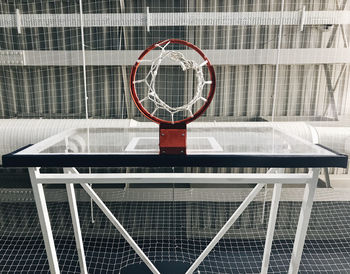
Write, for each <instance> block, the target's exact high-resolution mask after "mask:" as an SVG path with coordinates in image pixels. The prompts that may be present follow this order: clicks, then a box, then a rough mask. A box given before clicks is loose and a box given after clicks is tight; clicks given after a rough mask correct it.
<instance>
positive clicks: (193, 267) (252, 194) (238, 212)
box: [186, 183, 265, 274]
mask: <svg viewBox="0 0 350 274" xmlns="http://www.w3.org/2000/svg"><path fill="white" fill-rule="evenodd" d="M264 185H265V184H262V183H259V184H257V185H256V186H255V187H254V189H253V190H252V191H251V192H250V193H249V195H248V196H247V197H246V198H245V199H244V201H243V202H242V203H241V205H240V206H239V207H238V208H237V210H236V211H235V212H234V213H233V214H232V216H231V217H230V219H229V220H228V221H227V222H226V223H225V225H224V226H223V227H222V228H221V229H220V231H219V232H218V233H217V234H216V236H215V237H214V238H213V239H212V240H211V242H210V243H209V244H208V246H207V247H206V248H205V249H204V251H203V252H202V254H201V255H199V257H198V258H197V260H196V261H195V262H194V263H193V264H192V265H191V267H190V268H189V269H188V270H187V271H186V274H192V273H193V271H195V270H196V268H197V267H198V266H199V264H200V263H201V262H202V261H203V260H204V259H205V257H206V256H207V255H208V254H209V252H210V251H211V250H212V249H213V248H214V247H215V245H216V244H217V243H218V242H219V241H220V240H221V238H222V237H223V236H224V235H225V233H226V232H227V231H228V230H229V229H230V228H231V226H232V225H233V224H234V222H235V221H236V220H237V219H238V217H239V216H241V214H242V213H243V211H244V210H245V209H246V208H247V206H248V205H249V204H250V203H251V202H252V201H253V200H254V198H255V197H256V195H258V193H259V192H260V190H261V189H262V188H263V187H264Z"/></svg>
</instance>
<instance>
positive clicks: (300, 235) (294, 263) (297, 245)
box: [288, 168, 320, 274]
mask: <svg viewBox="0 0 350 274" xmlns="http://www.w3.org/2000/svg"><path fill="white" fill-rule="evenodd" d="M312 172H313V174H312V179H311V180H310V181H309V182H308V183H307V184H306V185H305V190H304V197H303V202H302V205H301V210H300V215H299V221H298V227H297V231H296V234H295V239H294V245H293V251H292V258H291V261H290V265H289V271H288V273H289V274H297V273H298V270H299V265H300V260H301V255H302V253H303V247H304V243H305V237H306V232H307V228H308V226H309V220H310V215H311V209H312V204H313V199H314V195H315V191H316V188H317V180H318V175H319V173H320V169H318V168H314V169H312Z"/></svg>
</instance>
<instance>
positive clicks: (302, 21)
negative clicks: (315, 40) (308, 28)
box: [300, 6, 306, 31]
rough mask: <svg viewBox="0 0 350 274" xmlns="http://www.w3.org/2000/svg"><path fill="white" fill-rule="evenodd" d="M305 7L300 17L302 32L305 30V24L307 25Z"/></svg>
mask: <svg viewBox="0 0 350 274" xmlns="http://www.w3.org/2000/svg"><path fill="white" fill-rule="evenodd" d="M305 17H306V14H305V6H303V9H302V10H301V16H300V31H303V30H304V24H305Z"/></svg>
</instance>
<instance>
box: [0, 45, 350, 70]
mask: <svg viewBox="0 0 350 274" xmlns="http://www.w3.org/2000/svg"><path fill="white" fill-rule="evenodd" d="M278 52H279V54H280V56H279V64H280V65H305V64H310V65H316V64H348V63H350V54H349V49H348V48H299V49H297V48H296V49H235V50H231V49H213V50H210V49H208V50H206V51H205V53H206V56H207V57H208V58H209V59H210V60H212V62H211V63H212V65H221V66H224V65H229V66H230V65H232V66H236V65H237V66H238V65H265V64H266V65H276V62H277V53H278ZM17 53H18V54H19V55H18V56H16V54H17ZM156 53H157V52H155V53H154V52H152V51H151V52H150V53H149V54H150V58H153V57H155V54H156ZM153 54H154V55H153ZM196 54H197V53H196V52H195V51H188V52H186V57H187V58H189V59H191V58H192V59H195V57H196ZM85 55H86V57H85V59H86V66H132V65H134V60H137V58H138V57H139V55H140V51H139V50H104V51H101V50H87V51H85ZM227 56H230V58H227ZM291 56H293V58H291ZM9 58H10V59H9ZM6 61H14V62H15V63H11V62H10V63H7V62H6ZM83 61H84V59H83V54H82V52H81V51H79V50H57V51H49V50H23V51H12V50H0V64H1V65H4V66H11V65H12V66H13V65H14V64H17V63H18V64H22V63H24V65H26V66H74V67H75V66H83ZM21 62H22V63H21ZM162 64H164V65H167V66H174V65H176V63H174V62H172V61H171V60H167V59H164V62H162ZM141 65H147V62H143V63H142V62H141Z"/></svg>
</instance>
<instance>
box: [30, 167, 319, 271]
mask: <svg viewBox="0 0 350 274" xmlns="http://www.w3.org/2000/svg"><path fill="white" fill-rule="evenodd" d="M319 171H320V169H319V168H312V169H310V171H309V172H308V173H300V174H288V173H281V172H282V171H281V170H280V169H270V170H269V171H268V172H267V173H265V174H259V173H258V174H228V173H220V174H207V173H206V174H204V173H192V174H189V173H175V174H174V173H157V174H149V173H137V174H133V173H130V174H120V173H104V174H103V173H102V174H101V173H88V174H87V173H84V174H80V173H79V172H78V171H77V170H76V169H75V168H65V169H64V172H65V173H64V174H62V173H58V174H52V173H51V174H47V173H46V174H41V173H40V168H38V167H37V168H29V174H30V179H31V183H32V187H33V193H34V198H35V202H36V206H37V210H38V215H39V221H40V225H41V229H42V233H43V238H44V242H45V248H46V252H47V256H48V260H49V264H50V270H51V273H60V270H59V265H58V260H57V254H56V249H55V243H54V240H53V236H52V230H51V225H50V218H49V214H48V210H47V206H46V199H45V195H44V190H43V184H65V185H66V188H67V195H68V201H69V207H70V211H71V215H72V222H73V228H74V236H75V241H76V245H77V250H78V255H79V264H80V268H81V273H87V267H86V260H85V253H84V247H83V241H82V236H81V229H80V223H79V217H78V209H77V205H76V198H75V191H74V184H80V185H81V186H82V187H83V189H84V190H85V191H86V193H87V194H88V195H89V196H90V197H91V198H92V199H93V201H94V202H95V203H96V205H97V206H98V207H99V208H100V209H101V210H102V211H103V213H104V214H105V215H106V216H107V217H108V219H109V220H110V221H111V222H112V224H113V225H114V226H115V227H116V229H117V230H118V231H119V232H120V233H121V234H122V236H123V237H124V239H125V240H126V241H127V242H128V243H129V244H130V246H131V247H132V248H133V249H134V250H135V252H136V253H137V254H138V255H139V256H140V258H141V259H142V260H143V262H144V263H145V264H146V265H147V266H148V268H149V269H150V270H151V271H152V273H159V271H158V270H157V268H156V267H155V266H154V264H153V263H152V262H151V261H150V260H149V258H148V257H147V256H146V254H144V253H143V251H142V250H141V248H140V247H139V246H138V245H137V243H136V242H135V241H134V240H133V239H132V237H131V236H130V235H129V234H128V232H127V231H126V230H125V229H124V227H123V226H122V225H121V224H120V223H119V221H118V220H117V219H116V217H115V216H114V215H113V214H112V212H111V211H110V210H109V209H108V208H107V206H106V205H105V203H104V202H103V201H102V200H101V199H100V197H99V196H98V195H97V194H96V192H95V191H94V190H93V189H92V188H91V186H90V185H89V183H107V184H108V183H114V184H115V183H118V182H123V183H139V184H147V183H150V182H152V183H167V182H171V183H174V182H175V183H183V182H187V183H191V184H206V183H207V184H216V183H217V184H242V183H246V184H251V183H256V186H255V187H254V189H253V190H252V191H251V192H250V193H249V194H248V196H247V197H246V198H245V199H244V201H243V202H242V203H241V205H240V206H239V207H238V208H237V209H236V211H235V212H234V213H233V214H232V215H231V217H230V218H229V220H228V221H227V222H226V223H225V225H224V226H223V227H222V228H221V230H220V231H219V232H218V233H217V235H216V236H215V237H214V238H213V240H212V241H211V242H210V243H209V245H208V246H207V247H206V248H205V250H204V251H203V252H202V254H201V255H200V256H199V257H198V258H197V259H196V261H195V262H194V263H193V264H192V266H191V267H190V268H189V269H188V270H187V272H186V274H190V273H193V272H194V271H195V270H196V268H197V267H198V266H199V265H200V263H201V262H202V261H203V259H205V257H206V256H207V255H208V254H209V252H210V251H211V250H212V249H213V248H214V247H215V245H216V244H217V243H218V242H219V241H220V239H221V238H222V237H223V236H224V235H225V233H226V232H227V231H228V230H229V229H230V227H231V226H232V225H233V224H234V222H235V221H236V220H237V219H238V217H239V216H240V215H241V214H242V212H243V211H244V210H245V209H246V207H247V206H248V205H249V204H250V203H251V202H252V201H253V200H254V198H255V197H256V196H257V195H258V193H259V192H260V190H261V189H262V188H263V187H264V186H265V185H266V184H273V185H274V190H273V196H272V201H271V210H270V217H269V223H268V228H267V234H266V241H265V248H264V255H263V262H262V267H261V273H267V270H268V266H269V258H270V253H271V246H272V241H273V235H274V228H275V224H276V218H277V212H278V206H279V201H280V197H281V190H282V185H283V184H305V189H304V197H303V201H302V205H301V210H300V216H299V222H298V226H297V231H296V235H295V241H294V246H293V252H292V258H291V262H290V266H289V272H288V273H289V274H295V273H297V272H298V269H299V265H300V260H301V255H302V251H303V246H304V242H305V237H306V232H307V227H308V224H309V219H310V214H311V209H312V204H313V199H314V194H315V190H316V187H317V180H318V175H319Z"/></svg>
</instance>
